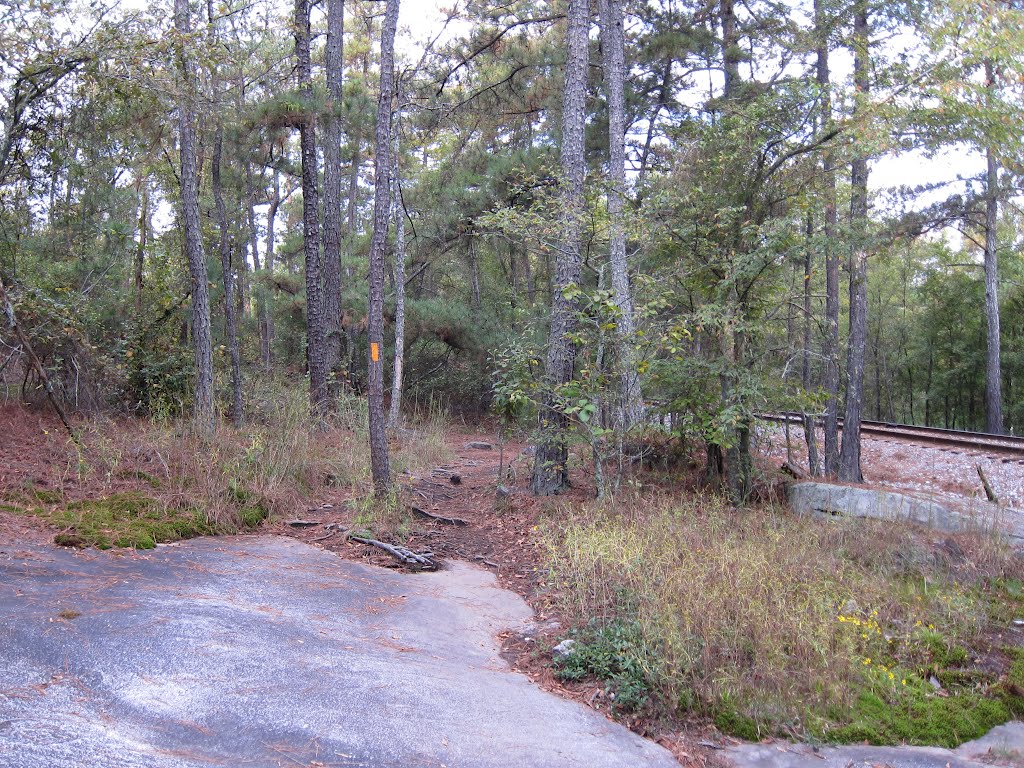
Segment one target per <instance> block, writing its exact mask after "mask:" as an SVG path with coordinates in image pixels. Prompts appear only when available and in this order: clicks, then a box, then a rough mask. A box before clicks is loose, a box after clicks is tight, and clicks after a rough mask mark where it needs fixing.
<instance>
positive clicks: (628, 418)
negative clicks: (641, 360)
mask: <svg viewBox="0 0 1024 768" xmlns="http://www.w3.org/2000/svg"><path fill="white" fill-rule="evenodd" d="M598 5H599V8H600V14H601V50H602V53H603V57H604V81H605V87H606V88H607V92H608V218H609V223H610V230H611V232H610V235H611V236H610V248H609V251H610V257H609V262H610V266H611V278H612V292H613V295H614V297H615V305H616V306H617V307H618V310H619V318H618V321H617V328H616V330H617V331H618V337H619V344H618V347H619V378H620V386H621V392H620V394H619V408H618V411H619V412H618V414H617V416H618V421H619V428H620V429H622V430H628V429H629V428H630V427H632V426H633V425H634V424H637V423H638V422H639V421H640V420H641V419H642V418H643V397H642V395H641V392H640V376H639V374H638V373H637V355H636V319H635V317H634V314H633V295H632V291H631V290H630V287H629V270H628V267H627V263H626V230H625V228H624V226H623V223H622V209H623V202H624V200H625V197H626V95H625V82H626V35H625V31H624V30H623V26H622V24H623V22H622V0H600V2H599V3H598Z"/></svg>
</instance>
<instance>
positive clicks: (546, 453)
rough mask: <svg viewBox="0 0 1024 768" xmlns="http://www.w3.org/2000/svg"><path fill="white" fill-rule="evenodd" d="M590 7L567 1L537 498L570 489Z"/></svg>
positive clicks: (535, 474)
mask: <svg viewBox="0 0 1024 768" xmlns="http://www.w3.org/2000/svg"><path fill="white" fill-rule="evenodd" d="M589 32H590V2H589V0H569V14H568V30H567V33H566V62H565V88H564V91H563V93H562V147H561V170H562V184H563V193H562V194H563V206H562V209H563V211H562V221H561V243H560V246H559V248H558V253H557V255H556V259H555V275H554V281H553V285H552V292H551V294H552V295H551V328H550V331H549V336H548V354H547V359H546V361H545V366H544V382H545V388H546V389H547V390H548V391H547V393H546V394H545V399H544V403H543V405H542V407H541V411H540V435H539V439H538V445H537V453H536V457H535V460H534V465H533V477H532V482H531V486H532V489H533V492H534V493H535V494H538V495H543V496H549V495H551V494H554V493H558V492H559V491H562V490H564V489H565V488H566V487H567V486H568V485H569V466H568V465H569V449H568V442H567V436H566V426H567V422H566V418H565V415H564V414H562V413H561V412H560V411H559V409H558V407H557V398H556V396H555V395H556V390H557V389H558V388H559V387H561V386H562V385H564V384H566V383H568V382H569V381H571V380H572V377H573V366H574V363H575V361H576V347H575V345H574V344H573V342H572V340H571V338H570V335H571V333H572V331H573V330H574V329H575V328H576V302H575V301H573V300H572V299H568V298H566V296H565V295H564V291H563V289H564V288H565V287H566V286H568V285H579V281H580V273H581V271H582V268H583V257H582V253H581V245H582V230H583V217H584V214H585V212H586V211H585V207H586V199H585V197H584V189H583V183H584V178H585V175H586V160H585V157H584V121H585V119H586V106H587V67H588V63H589V62H588V58H589V50H588V45H589V38H588V35H589Z"/></svg>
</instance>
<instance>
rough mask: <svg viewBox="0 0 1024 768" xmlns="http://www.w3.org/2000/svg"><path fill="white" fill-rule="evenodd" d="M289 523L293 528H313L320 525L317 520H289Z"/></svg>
mask: <svg viewBox="0 0 1024 768" xmlns="http://www.w3.org/2000/svg"><path fill="white" fill-rule="evenodd" d="M287 524H288V525H290V526H291V527H292V528H312V527H313V526H315V525H320V523H319V522H317V521H316V520H289V521H288V523H287Z"/></svg>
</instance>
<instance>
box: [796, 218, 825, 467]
mask: <svg viewBox="0 0 1024 768" xmlns="http://www.w3.org/2000/svg"><path fill="white" fill-rule="evenodd" d="M813 235H814V220H813V219H812V218H811V217H810V216H808V217H807V248H806V249H805V250H804V318H803V319H804V322H803V331H804V334H803V355H802V357H803V359H802V360H801V363H802V364H801V370H800V374H801V376H800V378H801V383H802V385H803V388H804V392H805V393H809V392H810V391H811V389H812V387H813V385H814V383H813V380H812V376H811V373H812V368H811V354H812V339H813V336H812V331H813V328H814V314H813V311H812V305H811V298H812V296H811V274H812V270H813V269H814V249H813V248H812V247H811V238H812V237H813ZM803 422H804V441H805V442H806V443H807V468H808V471H809V472H810V475H811V477H817V476H818V475H819V474H820V469H819V462H818V432H817V429H818V427H817V424H815V419H814V415H813V414H809V413H806V412H805V413H804V414H803Z"/></svg>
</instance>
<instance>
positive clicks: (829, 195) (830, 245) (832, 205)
mask: <svg viewBox="0 0 1024 768" xmlns="http://www.w3.org/2000/svg"><path fill="white" fill-rule="evenodd" d="M823 2H824V0H815V3H814V26H815V32H816V35H817V38H818V50H817V80H818V88H819V89H820V91H821V126H820V128H819V130H825V131H828V130H831V128H832V91H831V89H832V84H831V81H830V78H831V75H830V73H829V48H828V47H829V30H828V27H827V22H826V19H825V12H824V8H823ZM822 176H823V178H822V186H823V189H822V194H823V197H824V204H825V222H824V232H823V233H824V242H823V243H822V249H823V250H824V255H825V337H824V340H823V342H822V357H823V358H824V359H825V371H824V382H823V383H824V387H825V398H826V399H825V474H826V475H828V476H829V477H835V476H836V475H837V474H838V472H839V252H838V251H837V250H836V247H835V238H836V233H837V231H838V228H839V226H838V224H839V215H838V210H837V208H836V163H835V158H834V157H833V154H832V151H831V150H830V149H826V150H825V153H824V157H823V158H822Z"/></svg>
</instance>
